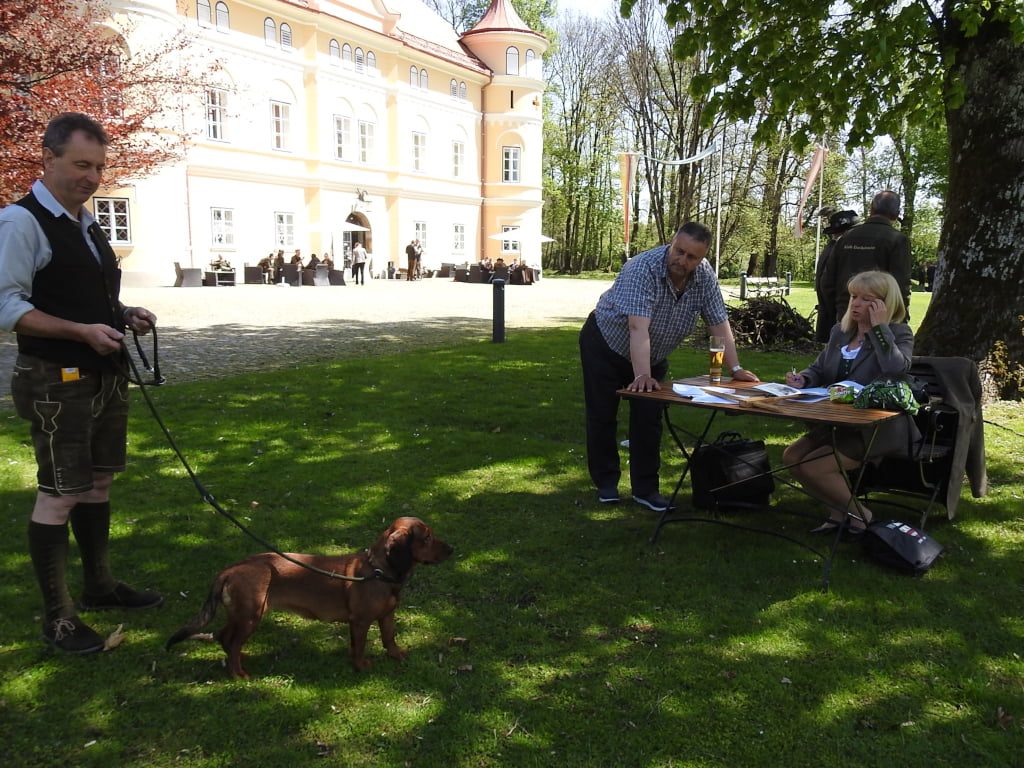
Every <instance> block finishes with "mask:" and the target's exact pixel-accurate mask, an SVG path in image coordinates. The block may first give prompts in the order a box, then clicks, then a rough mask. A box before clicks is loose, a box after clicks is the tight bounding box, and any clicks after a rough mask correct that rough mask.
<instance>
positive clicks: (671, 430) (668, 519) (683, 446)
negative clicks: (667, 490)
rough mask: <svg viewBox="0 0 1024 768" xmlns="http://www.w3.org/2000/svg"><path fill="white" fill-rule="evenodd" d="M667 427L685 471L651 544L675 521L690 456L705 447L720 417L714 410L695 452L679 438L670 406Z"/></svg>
mask: <svg viewBox="0 0 1024 768" xmlns="http://www.w3.org/2000/svg"><path fill="white" fill-rule="evenodd" d="M664 413H665V426H667V427H668V431H669V434H670V435H672V439H673V440H674V441H675V443H676V445H677V446H678V447H679V451H680V453H682V454H683V471H682V474H680V475H679V480H678V481H677V482H676V487H675V489H674V490H673V491H672V498H671V499H669V504H668V509H666V510H665V511H664V512H662V513H661V517H659V518H658V524H657V525H656V526H655V527H654V533H652V534H651V538H650V542H651V544H654V543H655V542H656V541H657V540H658V536H659V535H660V534H661V529H662V528H663V527H664V526H665V524H666V523H671V522H672V521H673V520H675V519H682V518H674V517H672V510H674V509H675V505H676V497H678V496H679V491H680V489H681V488H682V487H683V483H684V482H685V481H686V476H687V475H688V474H689V472H690V456H691V455H692V454H693V452H696V451H697V449H699V448H700V447H701V446H702V445H704V438H705V437H707V434H708V432H709V431H710V429H711V425H712V423H713V422H714V421H715V416H717V415H718V411H716V410H712V411H711V416H710V417H709V418H708V421H707V423H706V424H705V425H704V431H703V432H701V433H700V437H698V438H697V442H696V443H694V444H693V451H692V452H691V451H687V450H686V444H685V443H684V442H683V439H682V438H681V437H680V436H679V432H678V430H676V427H675V424H673V423H672V419H670V418H669V415H668V405H666V406H665V412H664Z"/></svg>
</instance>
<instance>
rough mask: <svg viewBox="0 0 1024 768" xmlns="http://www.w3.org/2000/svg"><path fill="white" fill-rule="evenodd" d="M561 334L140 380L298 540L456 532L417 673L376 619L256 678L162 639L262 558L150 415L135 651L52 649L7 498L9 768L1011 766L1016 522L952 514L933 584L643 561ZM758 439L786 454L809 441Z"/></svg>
mask: <svg viewBox="0 0 1024 768" xmlns="http://www.w3.org/2000/svg"><path fill="white" fill-rule="evenodd" d="M574 344H575V333H574V332H571V331H546V332H543V333H535V334H534V333H530V334H527V333H524V334H517V335H516V337H515V339H513V340H510V343H509V344H507V345H504V346H495V345H486V344H481V345H479V346H473V345H462V346H461V347H459V348H456V349H437V350H432V351H420V352H412V353H408V354H404V355H401V356H397V357H393V358H391V357H378V358H375V359H372V360H354V361H348V362H338V363H328V364H323V365H316V366H309V367H305V368H301V369H295V370H282V371H279V372H277V373H274V374H271V375H265V376H249V377H237V378H231V379H225V380H222V381H219V382H217V383H214V384H197V385H190V386H181V387H169V388H164V389H161V390H158V391H155V392H153V398H154V400H155V401H156V402H157V403H158V408H159V409H160V412H161V413H162V414H163V415H164V417H165V418H166V419H167V422H168V424H169V426H170V428H171V430H172V432H173V434H174V436H175V438H176V439H177V440H178V442H179V444H180V445H181V447H182V448H183V449H184V450H185V453H186V454H187V455H188V458H189V460H190V461H191V462H192V463H193V465H194V466H195V467H196V469H197V470H198V471H199V472H200V474H201V476H202V478H203V480H204V482H205V483H206V484H207V487H208V489H209V490H210V491H211V492H212V493H213V494H214V495H215V496H216V497H217V498H218V499H219V500H220V501H221V502H222V503H223V504H224V505H225V506H226V507H228V508H229V509H230V510H231V511H232V512H234V513H235V514H238V515H239V516H240V517H241V518H242V519H243V522H245V523H247V524H251V525H252V526H253V527H254V529H255V530H257V531H258V532H259V533H260V534H261V535H263V536H265V537H267V538H268V539H270V540H272V541H274V542H275V543H276V544H278V545H279V546H281V547H282V548H284V549H287V550H292V551H323V552H343V551H352V550H356V549H359V548H362V547H365V546H367V545H368V544H369V543H371V542H372V541H373V539H374V538H375V536H376V535H377V534H378V533H379V532H380V530H382V529H383V528H384V527H385V526H386V525H387V524H388V523H389V522H390V520H391V519H393V518H394V517H397V516H399V515H402V514H415V515H419V516H421V517H423V518H424V519H426V520H427V521H428V522H429V523H430V524H431V525H433V526H434V528H435V531H436V532H437V534H438V535H440V536H442V537H443V538H445V539H446V540H448V541H449V542H450V543H452V544H453V545H454V546H455V548H456V555H455V557H454V558H453V559H452V560H451V561H449V562H447V563H445V564H442V565H440V566H436V567H425V568H421V569H420V570H418V571H417V573H416V574H415V576H414V577H413V579H412V582H411V583H410V585H409V586H408V588H407V589H406V591H405V593H404V599H403V605H402V607H401V608H400V609H399V611H398V622H399V642H400V643H401V644H402V645H404V646H405V647H406V648H407V649H408V650H409V652H410V655H409V658H408V660H407V661H406V662H405V663H404V664H402V665H396V664H393V663H392V662H390V661H389V660H387V659H386V658H384V656H383V653H382V651H381V649H380V647H379V642H378V641H377V633H376V631H374V632H372V633H371V643H372V645H373V647H372V654H371V658H372V659H373V661H374V662H375V666H374V667H373V669H372V670H371V671H369V672H368V673H365V674H362V675H360V674H357V673H355V672H353V671H352V670H351V668H350V666H349V664H348V652H347V631H346V628H345V627H338V626H330V625H323V624H314V623H309V622H305V621H302V620H300V619H297V618H294V617H290V616H285V615H280V614H275V615H273V616H272V617H270V618H268V619H267V620H266V621H265V622H264V624H263V626H262V627H261V629H260V631H259V632H258V633H257V634H256V636H255V638H254V639H253V641H252V642H251V643H250V645H249V646H248V647H247V650H249V652H250V653H251V658H250V660H249V662H248V667H249V669H250V671H251V672H253V673H254V674H255V675H256V676H257V679H256V680H254V681H253V682H252V683H249V684H244V683H233V682H230V681H227V680H226V678H225V673H224V671H223V670H222V669H221V667H220V658H221V656H222V654H221V652H220V650H219V649H218V648H217V647H216V646H214V645H202V644H190V645H186V646H179V647H178V648H179V649H180V651H178V649H176V652H174V653H171V654H166V653H164V652H163V650H162V644H163V642H164V640H165V639H166V637H168V636H169V635H170V634H171V633H172V632H173V631H174V630H175V629H177V627H178V626H180V624H182V623H183V622H184V621H185V619H186V618H188V617H189V616H191V615H192V614H193V613H194V612H195V610H196V609H197V608H198V607H199V605H200V603H201V602H202V599H203V597H204V596H205V592H206V589H207V587H208V585H209V581H210V579H211V578H212V576H213V575H214V574H215V573H216V572H217V571H218V570H219V569H220V568H222V567H223V566H225V565H227V564H228V563H230V562H233V561H235V560H237V559H239V558H241V557H243V556H245V555H246V554H249V553H251V552H253V551H259V550H260V549H261V547H259V546H258V545H255V544H253V543H252V542H250V541H249V540H247V539H246V538H244V537H243V536H242V535H241V534H239V533H238V532H237V531H235V530H234V529H233V528H232V527H231V526H230V525H228V524H227V523H226V522H225V521H223V520H221V519H220V518H219V517H217V516H216V515H215V514H214V513H213V512H211V511H210V510H209V509H208V508H207V507H205V505H203V504H202V503H201V502H200V501H199V499H198V497H197V495H196V493H195V491H194V489H193V488H192V486H191V484H190V483H189V481H188V479H187V478H186V477H185V476H184V472H183V470H182V469H181V468H180V466H179V465H177V464H176V461H175V460H174V458H173V456H172V455H171V454H170V453H169V451H168V449H167V448H166V445H165V443H164V441H163V437H162V435H161V434H160V432H159V430H158V428H157V426H156V424H155V423H154V421H153V420H152V419H149V418H147V417H146V416H145V415H144V410H143V409H144V407H145V406H144V405H143V404H142V403H141V402H136V403H135V411H134V416H133V420H132V432H131V446H130V455H131V457H132V466H131V467H130V469H129V472H127V473H126V474H125V475H124V476H123V477H122V478H120V479H119V480H118V483H117V484H116V486H115V508H116V510H117V512H116V513H115V544H114V546H115V560H114V561H115V563H116V564H118V565H119V567H120V572H121V573H122V574H123V575H124V576H125V577H129V575H130V578H131V579H132V580H133V581H135V582H137V583H141V584H145V585H154V586H159V587H160V588H161V589H162V590H163V591H164V593H165V594H166V595H167V597H168V603H167V605H165V606H164V608H163V609H161V610H159V611H156V612H152V613H147V614H139V615H135V616H125V617H120V616H113V615H98V616H97V617H96V620H97V626H99V627H101V628H103V629H110V628H112V627H113V626H115V624H116V623H118V622H120V621H122V618H124V619H127V620H128V621H127V631H128V641H127V642H126V644H125V645H124V646H123V647H122V648H119V649H117V650H116V651H115V652H113V653H110V654H104V655H103V656H102V657H92V658H85V659H67V658H58V657H53V656H50V655H48V654H46V653H44V652H43V651H41V650H40V647H41V645H40V644H39V643H38V641H37V640H36V632H35V627H34V626H31V625H30V623H29V622H28V617H30V616H32V615H33V612H34V611H36V610H37V605H36V604H37V597H36V595H35V591H34V589H33V588H31V585H32V577H31V573H30V568H29V565H28V559H27V556H26V555H25V554H24V537H23V531H24V522H23V521H24V518H25V515H26V513H27V509H28V507H29V506H30V504H31V498H32V494H30V493H27V492H20V491H12V492H2V493H0V509H3V510H4V511H5V513H6V516H5V519H6V520H7V521H8V527H9V530H10V531H11V533H10V535H9V536H7V537H5V539H4V541H3V542H0V553H2V554H0V576H2V585H0V596H2V597H3V599H4V606H5V610H4V614H3V619H2V627H3V636H4V638H5V641H4V646H3V649H2V651H0V667H2V670H3V672H4V679H5V681H6V682H5V683H4V686H3V697H2V700H3V703H2V705H0V706H2V707H3V722H4V725H3V726H2V728H0V731H2V736H3V739H2V741H0V743H2V744H3V747H2V748H0V749H2V750H3V751H4V752H6V753H7V754H6V755H4V757H5V758H7V757H9V758H10V759H9V760H6V759H5V761H4V764H5V765H48V764H59V763H65V764H76V765H100V764H117V765H137V766H142V765H147V766H148V765H171V764H177V765H181V764H185V765H204V766H205V765H210V766H212V765H232V764H237V761H238V760H239V759H240V758H242V757H243V756H244V759H245V761H246V762H253V763H255V764H259V765H289V766H291V765H296V764H298V765H305V764H313V763H316V764H325V762H324V759H323V758H318V757H317V755H318V753H326V762H327V764H331V763H333V764H338V765H357V766H358V765H404V764H415V765H581V766H582V765H587V766H602V765H608V766H613V765H615V766H618V765H669V764H672V763H673V762H688V763H690V764H695V765H697V764H699V765H723V766H724V765H771V764H775V763H776V761H775V759H774V757H772V756H774V755H779V754H783V753H784V754H786V763H787V765H823V764H831V765H863V764H883V763H884V762H885V761H886V760H887V759H888V757H891V756H892V755H894V754H899V755H900V759H899V762H900V764H901V765H926V764H927V765H929V766H930V765H935V764H938V765H942V764H950V765H953V764H956V765H963V764H971V765H985V764H992V765H996V764H1012V760H1013V759H1014V756H1015V755H1016V756H1019V755H1020V754H1021V752H1020V749H1021V744H1022V741H1021V734H1020V731H1019V729H1016V730H1015V729H1012V728H1011V729H1009V730H1007V731H1003V730H1001V729H1000V728H998V727H996V725H995V724H994V723H993V721H992V718H993V717H994V713H995V712H996V711H997V708H998V707H1000V706H1002V707H1004V709H1007V710H1008V711H1014V710H1017V711H1024V701H1022V700H1021V694H1020V691H1019V685H1018V684H1019V679H1020V678H1019V672H1020V671H1021V670H1020V665H1019V664H1018V663H1015V662H1014V661H1013V655H1012V654H1013V652H1014V649H1017V648H1019V647H1020V641H1021V637H1022V627H1021V624H1020V620H1019V618H1018V617H1017V615H1016V613H1015V612H1010V611H1007V610H1006V609H1005V608H1004V606H1007V605H1013V604H1015V601H1019V584H1020V575H1021V565H1020V563H1019V557H1018V553H1017V547H1019V544H1020V543H1021V542H1020V529H1019V527H1016V528H1015V527H1014V525H1015V523H1016V522H1018V521H1016V518H1015V515H1016V513H1015V512H1014V511H1012V510H1010V509H1008V508H1006V507H996V508H993V507H991V506H990V505H987V504H981V503H978V502H975V501H973V500H970V499H964V501H963V502H962V503H961V509H960V520H959V521H958V523H957V525H955V526H953V525H949V524H945V523H942V522H941V521H937V522H936V524H935V527H934V532H935V534H936V535H937V536H938V537H939V538H940V540H941V541H942V542H943V544H945V545H946V547H947V551H948V555H947V557H946V558H945V559H944V560H943V561H942V562H940V565H939V566H938V567H936V568H935V569H933V571H931V572H930V573H929V574H928V576H927V577H926V578H924V579H920V580H911V579H907V578H905V577H901V576H899V575H896V574H893V573H890V572H887V571H883V570H881V569H879V568H877V567H875V566H874V565H872V564H871V563H869V562H866V561H864V559H863V558H862V557H861V556H860V554H859V552H858V551H857V550H855V549H853V548H851V547H846V548H844V549H843V550H842V554H841V556H840V558H839V560H838V561H837V563H836V570H835V575H834V578H833V585H834V586H833V591H832V592H831V593H829V594H822V593H821V592H820V589H819V580H820V576H821V564H820V563H819V562H818V561H817V560H816V559H815V558H813V557H812V556H811V555H810V554H809V553H806V552H805V551H803V550H801V549H799V548H797V547H793V546H791V545H788V544H785V543H781V542H778V541H777V540H775V539H771V538H767V537H763V536H756V535H752V534H747V533H743V532H737V531H733V530H729V529H723V528H720V527H718V526H707V525H697V524H688V525H676V526H671V527H669V528H667V529H666V530H665V531H664V532H663V533H662V538H661V540H660V541H659V543H658V544H657V545H656V546H651V545H649V544H648V543H647V539H648V536H649V535H650V533H651V531H652V529H653V525H654V522H655V517H654V516H653V515H651V514H650V513H648V512H645V511H642V510H641V509H640V508H638V507H636V506H634V505H631V504H628V505H627V504H623V505H619V506H617V507H611V508H609V507H606V506H599V505H598V504H597V503H596V501H595V500H594V499H593V493H592V491H591V489H590V488H589V485H588V483H587V480H586V468H585V460H584V456H583V448H582V444H583V441H582V437H581V433H582V409H581V406H580V404H579V392H580V382H579V373H578V370H577V364H576V362H575V358H574V352H575V349H574ZM694 354H696V353H694ZM683 360H684V362H682V363H681V365H683V366H685V365H689V364H690V363H689V358H683ZM675 364H676V363H675V362H673V365H675ZM136 400H138V398H136ZM742 424H743V426H742V429H741V431H744V432H746V433H752V432H754V431H755V429H756V425H755V423H754V422H750V421H745V422H742ZM730 426H732V425H731V424H730ZM770 429H771V432H770V434H769V439H770V441H771V443H772V450H773V452H775V453H776V454H777V452H778V451H780V450H781V446H782V444H783V443H784V441H785V440H786V439H791V438H792V437H793V436H795V434H797V429H798V425H787V424H785V423H773V424H771V425H770ZM6 444H7V443H5V445H6ZM665 448H666V451H665V459H666V463H665V469H664V473H663V479H665V480H666V482H668V479H669V478H670V476H671V474H672V472H673V471H677V470H678V465H679V462H678V460H677V459H676V458H675V457H674V456H673V454H672V452H671V451H670V450H669V443H668V441H667V440H666V441H665ZM999 461H1000V460H997V466H996V470H997V471H998V472H999V473H1002V472H1003V471H1004V470H1005V471H1009V467H1008V466H1007V467H1002V466H998V462H999ZM782 496H783V499H784V501H785V503H786V504H787V505H793V506H794V507H795V508H796V509H797V511H804V512H811V511H812V510H811V509H810V507H809V505H807V503H806V502H804V501H803V500H802V499H800V498H799V497H797V496H796V495H795V494H789V493H786V494H783V495H782ZM254 502H255V504H254ZM744 520H745V521H747V522H753V523H757V524H763V525H765V526H766V527H777V528H778V529H779V530H782V531H785V532H788V533H792V534H793V535H795V536H797V537H802V536H803V529H804V528H805V527H806V525H805V523H804V522H803V521H800V520H796V521H794V520H793V518H791V517H788V516H785V515H782V514H778V513H768V514H767V515H763V516H747V517H746V518H744ZM1000 532H1002V533H1003V534H1006V533H1007V532H1008V533H1009V537H1010V538H1009V540H1008V541H1007V540H1006V538H1005V535H1000ZM1012 544H1016V546H1011V545H1012ZM76 562H77V559H76V557H74V556H73V557H72V568H71V572H72V574H73V581H75V582H77V573H76V568H77V566H76ZM182 593H185V596H183V595H182ZM812 734H813V737H812ZM89 742H95V743H94V744H92V746H89V747H86V746H85V745H86V744H87V743H89ZM783 751H784V752H783Z"/></svg>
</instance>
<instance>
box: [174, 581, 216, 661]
mask: <svg viewBox="0 0 1024 768" xmlns="http://www.w3.org/2000/svg"><path fill="white" fill-rule="evenodd" d="M225 581H226V579H225V578H224V576H223V575H221V576H218V577H217V578H216V579H215V580H214V582H213V584H212V585H210V594H209V595H207V596H206V602H205V603H203V607H202V608H200V609H199V613H197V614H196V615H195V616H193V617H192V619H191V620H190V621H189V622H188V624H186V625H185V626H183V627H182V628H181V629H179V630H178V631H177V632H175V633H174V634H173V635H171V637H170V638H169V639H168V640H167V643H166V644H165V645H164V650H166V651H169V650H170V649H171V646H172V645H177V644H178V643H180V642H181V641H182V640H187V639H189V638H190V637H195V636H197V635H200V632H199V630H200V629H202V628H203V627H205V626H207V625H208V624H209V623H210V622H211V621H213V617H214V615H216V613H217V607H218V606H219V605H221V603H222V600H221V594H222V593H223V591H224V582H225Z"/></svg>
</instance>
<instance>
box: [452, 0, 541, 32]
mask: <svg viewBox="0 0 1024 768" xmlns="http://www.w3.org/2000/svg"><path fill="white" fill-rule="evenodd" d="M483 32H522V33H525V34H528V35H536V36H537V37H541V38H543V37H544V35H542V34H540V33H539V32H534V31H533V30H532V29H530V28H529V27H528V26H527V25H526V22H525V21H523V19H522V17H520V15H519V14H518V13H517V12H516V9H515V7H513V5H512V3H511V1H510V0H491V7H490V8H488V9H487V13H485V14H484V15H483V18H481V19H480V21H478V22H477V23H476V26H475V27H473V28H472V29H471V30H469V31H468V32H466V33H465V34H464V35H463V37H467V36H469V35H478V34H481V33H483Z"/></svg>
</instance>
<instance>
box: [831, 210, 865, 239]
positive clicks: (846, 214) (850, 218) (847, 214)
mask: <svg viewBox="0 0 1024 768" xmlns="http://www.w3.org/2000/svg"><path fill="white" fill-rule="evenodd" d="M856 223H857V212H856V211H838V212H836V213H833V214H832V215H831V216H829V217H828V226H827V227H825V234H826V235H838V234H839V233H840V232H845V231H846V230H848V229H849V228H850V227H852V226H853V225H854V224H856Z"/></svg>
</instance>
